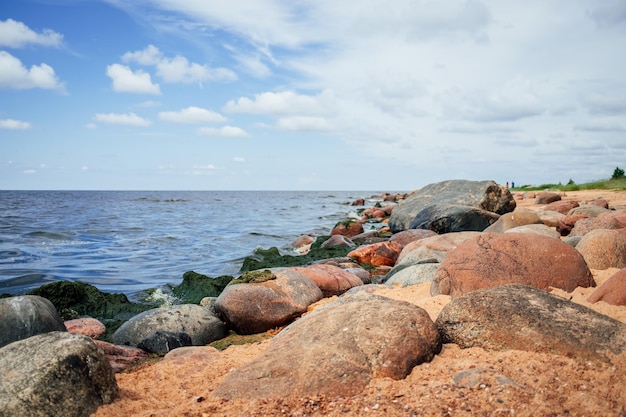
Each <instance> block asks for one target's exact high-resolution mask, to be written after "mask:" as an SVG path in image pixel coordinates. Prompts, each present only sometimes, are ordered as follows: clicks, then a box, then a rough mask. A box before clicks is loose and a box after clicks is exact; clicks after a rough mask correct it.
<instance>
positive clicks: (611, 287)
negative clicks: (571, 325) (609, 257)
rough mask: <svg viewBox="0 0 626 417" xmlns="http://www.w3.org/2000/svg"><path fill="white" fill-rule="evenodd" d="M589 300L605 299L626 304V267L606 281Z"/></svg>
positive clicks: (616, 304)
mask: <svg viewBox="0 0 626 417" xmlns="http://www.w3.org/2000/svg"><path fill="white" fill-rule="evenodd" d="M587 301H589V302H590V303H597V302H598V301H604V302H605V303H607V304H612V305H615V306H626V268H624V269H620V270H619V271H617V272H616V273H615V274H613V275H612V276H611V277H609V279H607V280H606V281H604V282H603V283H602V285H600V286H599V287H598V288H597V289H596V290H595V291H594V292H593V293H592V294H591V295H590V296H589V298H587Z"/></svg>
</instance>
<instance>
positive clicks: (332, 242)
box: [320, 235, 356, 248]
mask: <svg viewBox="0 0 626 417" xmlns="http://www.w3.org/2000/svg"><path fill="white" fill-rule="evenodd" d="M339 245H344V246H349V247H354V246H356V244H355V243H354V242H353V241H352V240H350V238H347V237H345V236H343V235H333V236H331V237H330V238H329V239H327V240H325V241H324V243H322V244H321V245H320V247H322V248H325V247H327V246H339Z"/></svg>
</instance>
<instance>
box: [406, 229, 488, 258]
mask: <svg viewBox="0 0 626 417" xmlns="http://www.w3.org/2000/svg"><path fill="white" fill-rule="evenodd" d="M479 234H480V232H454V233H445V234H443V235H435V236H430V237H427V238H424V239H420V240H416V241H414V242H411V243H408V244H407V245H406V246H405V247H404V248H403V249H402V252H400V255H399V256H398V261H397V263H401V262H402V263H405V262H407V263H410V262H415V261H420V260H423V259H428V258H434V259H437V260H438V261H442V260H443V258H445V257H446V255H447V254H448V252H450V251H451V250H453V249H455V248H456V247H457V246H459V245H460V244H461V243H463V242H465V241H466V240H468V239H471V238H474V237H476V236H478V235H479Z"/></svg>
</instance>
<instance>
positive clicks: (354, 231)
mask: <svg viewBox="0 0 626 417" xmlns="http://www.w3.org/2000/svg"><path fill="white" fill-rule="evenodd" d="M361 233H363V225H362V224H361V223H359V222H357V221H355V220H354V219H348V220H345V221H341V222H339V223H337V224H336V225H335V227H333V230H331V232H330V235H331V236H334V235H342V236H346V237H352V236H356V235H358V234H361Z"/></svg>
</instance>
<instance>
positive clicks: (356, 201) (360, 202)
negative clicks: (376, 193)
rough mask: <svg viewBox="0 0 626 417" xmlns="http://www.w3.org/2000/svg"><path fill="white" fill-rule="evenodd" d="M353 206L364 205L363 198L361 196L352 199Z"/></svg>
mask: <svg viewBox="0 0 626 417" xmlns="http://www.w3.org/2000/svg"><path fill="white" fill-rule="evenodd" d="M352 205H353V206H364V205H365V200H364V199H362V198H357V199H356V200H354V201H353V202H352Z"/></svg>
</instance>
